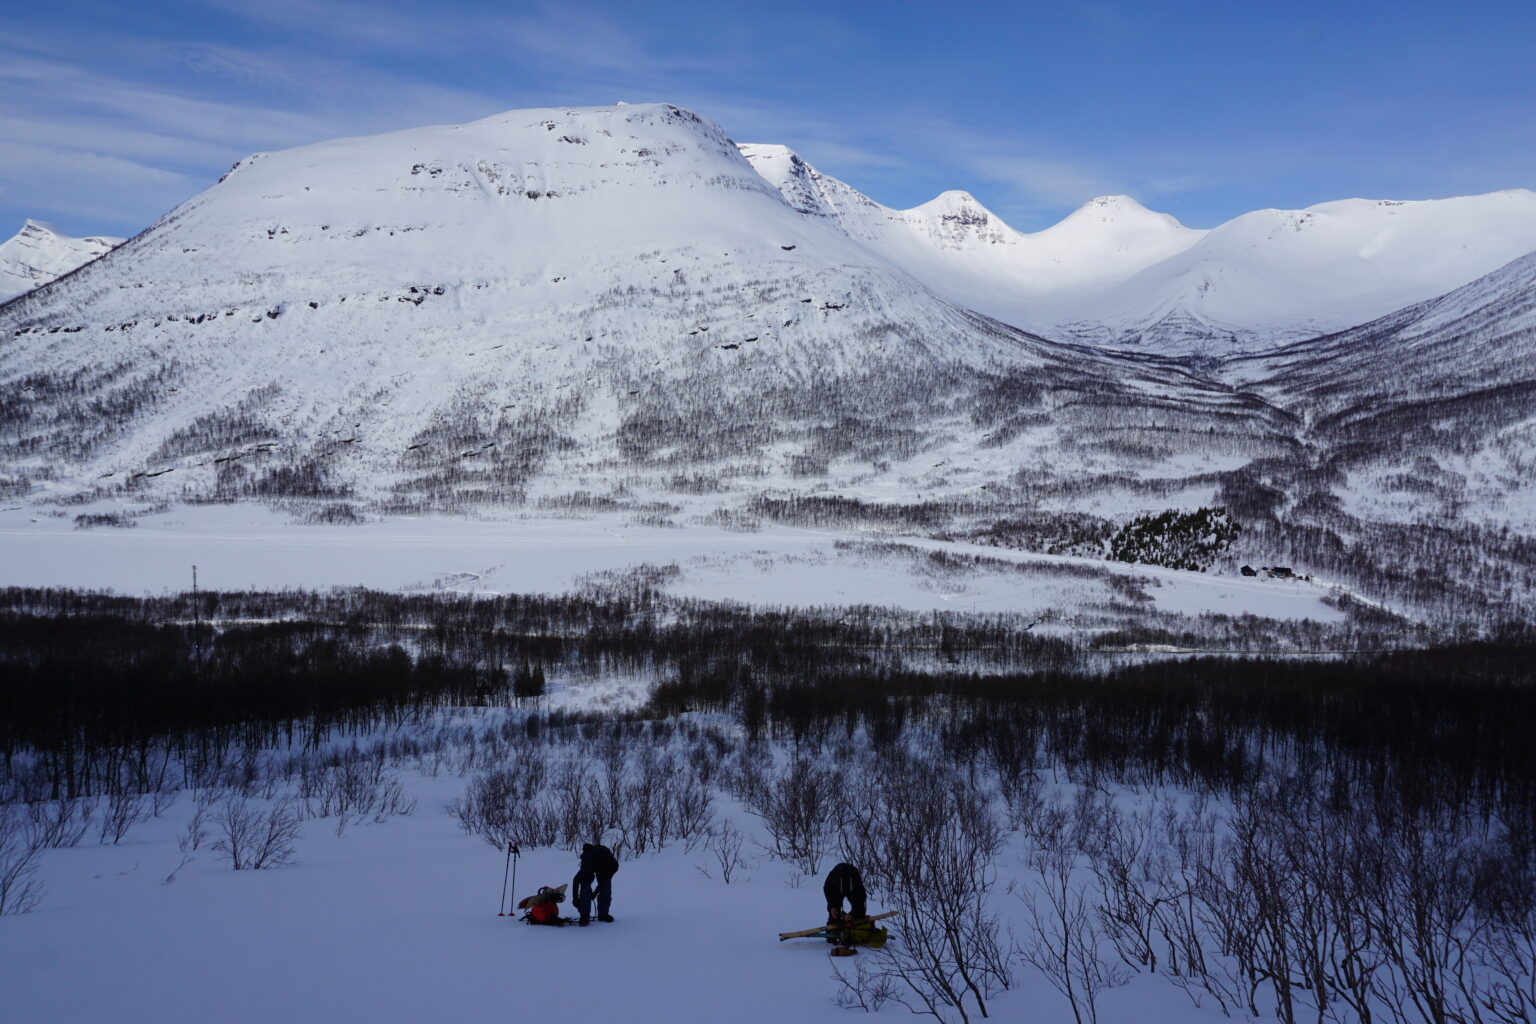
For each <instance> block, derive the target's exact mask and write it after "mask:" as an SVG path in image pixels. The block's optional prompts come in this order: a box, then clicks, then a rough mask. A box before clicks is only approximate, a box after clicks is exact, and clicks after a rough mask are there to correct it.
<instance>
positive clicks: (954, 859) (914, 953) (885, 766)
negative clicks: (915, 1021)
mask: <svg viewBox="0 0 1536 1024" xmlns="http://www.w3.org/2000/svg"><path fill="white" fill-rule="evenodd" d="M863 774H864V777H863V778H862V779H861V780H860V784H859V785H857V786H851V787H849V790H850V791H849V792H848V793H847V795H846V806H847V812H846V816H845V820H844V822H843V825H842V828H841V832H840V834H841V840H842V848H843V856H844V859H846V860H847V861H848V862H849V863H852V864H856V865H858V866H859V867H860V869H861V871H862V873H863V875H864V878H865V880H866V883H867V884H868V885H869V887H870V889H871V891H872V893H873V894H879V895H882V896H883V897H884V899H885V900H886V902H887V903H889V904H892V905H894V907H895V909H896V910H897V911H898V912H899V914H900V934H899V939H900V941H898V942H894V943H892V944H891V945H889V946H887V947H886V949H885V951H884V954H883V956H882V959H881V966H880V968H879V970H880V972H881V973H882V974H884V975H885V976H886V977H887V978H888V980H889V981H890V982H891V983H892V991H893V992H894V993H896V994H895V995H894V996H893V998H896V999H897V1000H898V1001H899V1002H901V1003H903V1004H904V1005H906V1006H907V1007H908V1008H909V1009H911V1010H913V1011H914V1012H916V1013H923V1014H928V1015H931V1016H934V1017H936V1018H938V1019H940V1020H959V1021H962V1022H964V1021H969V1020H970V1019H971V1014H972V1013H977V1014H979V1015H980V1016H982V1017H985V1016H987V1001H988V1000H989V999H991V997H992V996H993V995H995V994H996V993H997V992H998V991H1000V990H1002V989H1006V988H1008V987H1009V985H1010V984H1011V983H1012V972H1011V970H1010V966H1009V963H1008V956H1007V954H1006V953H1005V952H1004V950H1003V947H1002V943H1001V941H1000V932H999V925H998V922H997V918H996V915H995V914H994V912H993V910H992V907H991V893H992V889H993V886H994V885H995V883H996V881H997V870H996V866H995V857H996V855H997V852H998V850H999V849H1000V848H1001V846H1002V842H1003V834H1002V830H1001V828H1000V827H999V825H998V823H997V820H996V818H995V817H994V816H993V814H992V810H991V807H990V805H989V800H988V799H987V797H986V795H985V794H983V793H980V792H978V791H977V790H976V788H975V787H974V786H971V785H968V784H966V782H965V780H964V779H963V778H962V777H960V776H958V775H957V774H956V773H954V772H953V771H952V770H950V769H948V768H946V767H944V766H943V765H941V764H937V763H931V762H925V761H922V762H908V761H906V760H904V759H900V758H892V759H890V760H889V761H885V762H881V763H880V764H879V766H878V769H877V770H868V771H866V772H865V773H863Z"/></svg>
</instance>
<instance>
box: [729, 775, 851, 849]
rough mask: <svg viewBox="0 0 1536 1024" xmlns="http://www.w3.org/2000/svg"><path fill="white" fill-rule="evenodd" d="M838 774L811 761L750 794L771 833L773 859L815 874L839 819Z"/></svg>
mask: <svg viewBox="0 0 1536 1024" xmlns="http://www.w3.org/2000/svg"><path fill="white" fill-rule="evenodd" d="M837 797H838V781H837V776H836V773H834V772H833V771H832V770H830V769H828V768H824V767H822V766H821V765H819V764H817V763H815V762H814V761H812V760H811V759H810V758H808V757H797V758H795V759H794V760H793V761H791V762H790V764H789V767H788V768H787V769H786V770H785V771H784V772H783V773H782V774H780V775H778V776H777V777H775V778H773V779H771V780H770V781H768V782H767V784H766V785H765V786H764V787H763V788H762V789H761V790H759V791H758V792H755V793H749V794H748V798H749V800H750V801H751V802H750V804H749V806H750V807H751V810H752V813H753V814H755V815H757V817H758V818H760V819H761V820H762V822H763V825H764V826H765V827H766V828H767V829H768V835H769V837H770V838H771V839H772V840H773V845H772V847H771V848H770V849H771V852H772V853H773V855H774V856H776V857H778V858H779V859H781V860H787V861H790V862H792V863H794V864H797V865H798V866H799V867H800V869H801V870H802V871H804V872H805V873H806V874H807V875H814V874H816V873H817V872H818V871H819V870H820V868H821V861H822V858H823V857H825V856H826V853H827V848H828V847H829V846H830V845H831V843H832V839H833V826H834V824H835V822H836V817H837V810H838V808H837V803H838V800H837Z"/></svg>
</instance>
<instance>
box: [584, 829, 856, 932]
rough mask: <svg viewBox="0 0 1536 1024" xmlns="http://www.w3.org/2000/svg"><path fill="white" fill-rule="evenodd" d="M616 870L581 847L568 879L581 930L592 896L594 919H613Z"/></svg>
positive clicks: (608, 853)
mask: <svg viewBox="0 0 1536 1024" xmlns="http://www.w3.org/2000/svg"><path fill="white" fill-rule="evenodd" d="M618 870H619V861H618V858H617V857H615V856H614V855H613V851H612V850H610V849H608V847H606V846H603V845H601V844H598V843H583V844H582V846H581V866H580V867H578V868H577V869H576V877H575V878H573V879H571V903H572V904H573V905H574V906H575V907H576V912H577V913H579V914H580V915H581V919H580V920H579V921H577V922H576V923H577V924H579V925H581V926H582V927H583V928H585V927H586V926H587V925H589V924H591V923H592V897H593V896H594V895H596V896H597V919H598V920H599V921H612V920H613V915H612V914H610V913H608V906H609V904H610V902H611V901H612V900H613V875H614V872H616V871H618ZM594 881H595V882H596V883H597V888H596V889H595V890H594V889H593V887H592V883H593V882H594ZM860 891H861V892H862V891H863V890H862V889H861V890H860Z"/></svg>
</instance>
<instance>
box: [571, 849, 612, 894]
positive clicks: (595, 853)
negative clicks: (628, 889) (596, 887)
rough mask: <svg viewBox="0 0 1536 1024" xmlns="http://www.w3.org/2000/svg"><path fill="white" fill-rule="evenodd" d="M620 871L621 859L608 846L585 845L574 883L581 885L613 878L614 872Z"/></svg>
mask: <svg viewBox="0 0 1536 1024" xmlns="http://www.w3.org/2000/svg"><path fill="white" fill-rule="evenodd" d="M618 870H619V859H618V858H617V857H615V856H614V855H613V851H612V850H610V849H608V847H606V846H600V845H598V844H596V843H583V844H582V847H581V866H580V867H578V868H577V869H576V878H575V879H574V882H575V884H576V885H580V884H581V883H582V882H590V881H592V880H593V879H594V878H598V879H606V878H612V877H613V875H614V872H616V871H618Z"/></svg>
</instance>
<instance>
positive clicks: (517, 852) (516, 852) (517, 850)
mask: <svg viewBox="0 0 1536 1024" xmlns="http://www.w3.org/2000/svg"><path fill="white" fill-rule="evenodd" d="M507 847H508V849H510V850H511V851H512V899H513V900H516V899H517V861H518V858H520V857H522V855H523V851H522V848H521V847H519V846H518V845H517V844H516V843H508V844H507Z"/></svg>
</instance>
